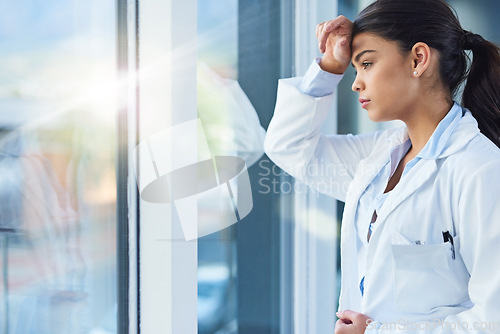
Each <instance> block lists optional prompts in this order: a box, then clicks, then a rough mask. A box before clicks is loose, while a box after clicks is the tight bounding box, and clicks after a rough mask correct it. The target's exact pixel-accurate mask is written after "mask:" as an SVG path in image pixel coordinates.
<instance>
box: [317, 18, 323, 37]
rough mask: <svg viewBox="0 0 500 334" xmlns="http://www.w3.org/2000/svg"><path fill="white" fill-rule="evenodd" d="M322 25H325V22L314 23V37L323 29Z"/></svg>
mask: <svg viewBox="0 0 500 334" xmlns="http://www.w3.org/2000/svg"><path fill="white" fill-rule="evenodd" d="M324 25H325V22H321V23H320V24H318V25H316V38H318V37H319V34H320V32H321V31H323V26H324Z"/></svg>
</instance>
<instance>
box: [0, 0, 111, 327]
mask: <svg viewBox="0 0 500 334" xmlns="http://www.w3.org/2000/svg"><path fill="white" fill-rule="evenodd" d="M0 7H1V10H0V17H1V18H0V22H1V23H0V45H1V49H2V52H1V55H0V72H1V73H2V76H1V78H0V137H1V138H0V184H1V186H0V249H1V250H0V253H1V256H0V268H1V271H2V274H1V275H2V276H1V277H2V278H1V279H0V281H1V286H0V300H1V301H0V332H1V333H34V332H36V333H50V334H55V333H65V334H66V333H116V332H117V251H116V249H117V233H116V230H117V214H116V212H117V200H116V194H117V192H116V189H117V188H116V172H115V165H116V161H117V154H116V145H117V127H116V110H117V105H116V87H117V85H116V80H117V79H116V78H117V63H116V45H117V42H116V13H115V11H116V4H115V2H113V1H93V0H92V1H79V0H74V1H59V0H54V1H45V2H40V1H32V0H24V1H7V2H3V3H2V5H0Z"/></svg>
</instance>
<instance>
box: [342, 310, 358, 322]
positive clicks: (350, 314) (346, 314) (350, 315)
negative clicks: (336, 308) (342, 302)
mask: <svg viewBox="0 0 500 334" xmlns="http://www.w3.org/2000/svg"><path fill="white" fill-rule="evenodd" d="M360 314H361V313H358V312H355V311H351V310H345V311H340V312H337V317H339V319H341V320H343V321H350V322H353V321H354V319H355V318H357V317H358V315H360Z"/></svg>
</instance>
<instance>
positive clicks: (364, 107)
mask: <svg viewBox="0 0 500 334" xmlns="http://www.w3.org/2000/svg"><path fill="white" fill-rule="evenodd" d="M359 103H361V108H363V109H366V106H367V105H368V103H370V100H367V99H363V98H361V97H360V98H359Z"/></svg>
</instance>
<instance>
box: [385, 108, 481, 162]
mask: <svg viewBox="0 0 500 334" xmlns="http://www.w3.org/2000/svg"><path fill="white" fill-rule="evenodd" d="M478 133H479V128H478V125H477V121H476V119H475V118H474V117H473V116H472V114H471V112H470V111H469V110H468V109H466V108H463V107H461V106H460V105H459V104H458V103H456V102H455V103H454V104H453V106H452V107H451V109H450V111H449V112H448V114H446V116H445V117H444V118H443V119H442V120H441V122H440V123H439V124H438V126H437V127H436V129H435V130H434V132H433V134H432V135H431V137H430V138H429V140H428V142H427V144H426V145H425V146H424V148H423V149H422V151H421V152H420V153H419V154H418V155H417V156H418V157H419V158H421V159H427V160H437V159H440V158H444V157H447V156H449V155H451V154H453V153H455V152H457V151H459V150H461V149H462V148H463V147H464V146H466V145H467V144H468V143H469V142H470V141H471V140H472V138H474V137H475V136H476V135H477V134H478ZM408 138H409V135H408V129H407V127H406V126H403V127H401V128H399V129H396V130H395V131H394V132H393V134H392V135H390V136H388V138H387V141H388V144H389V145H390V146H391V147H393V148H394V147H395V146H398V145H401V144H402V143H404V142H405V141H407V140H408Z"/></svg>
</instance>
